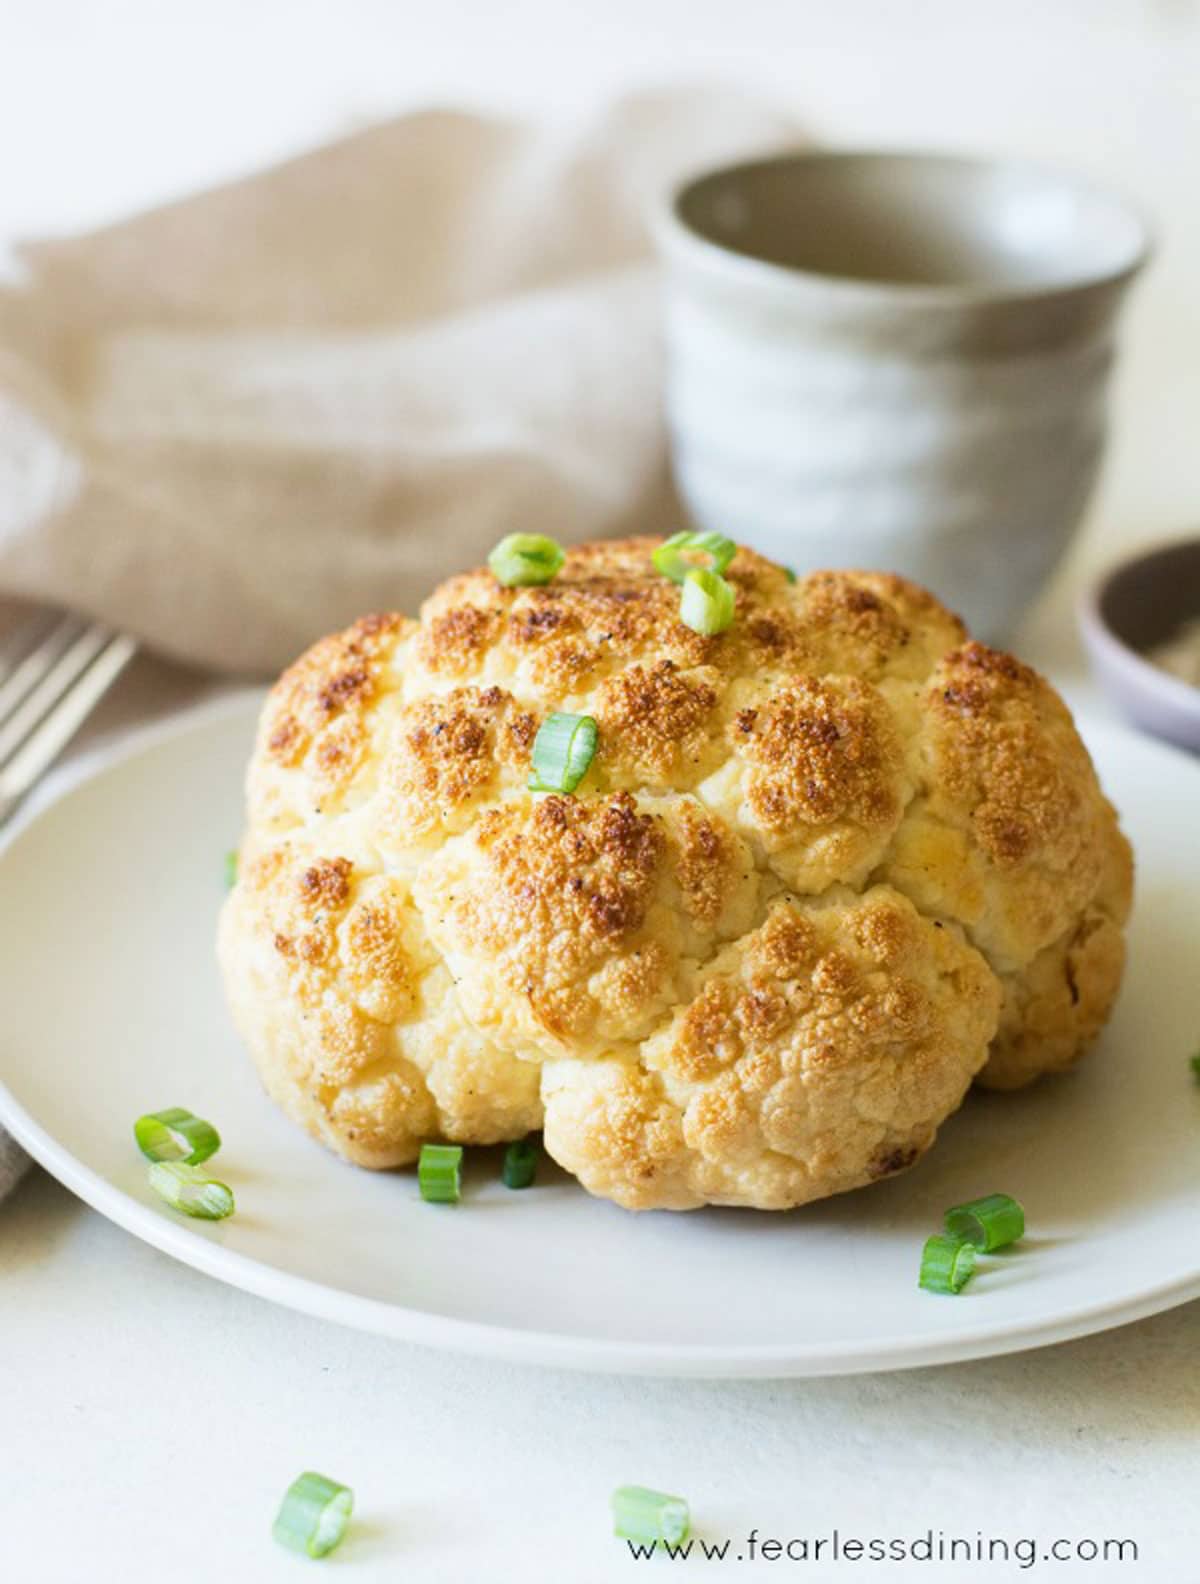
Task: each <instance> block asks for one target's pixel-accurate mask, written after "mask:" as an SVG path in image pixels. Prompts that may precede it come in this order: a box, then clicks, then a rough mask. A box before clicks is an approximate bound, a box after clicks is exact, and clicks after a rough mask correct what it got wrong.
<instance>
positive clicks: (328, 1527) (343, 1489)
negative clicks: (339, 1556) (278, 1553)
mask: <svg viewBox="0 0 1200 1584" xmlns="http://www.w3.org/2000/svg"><path fill="white" fill-rule="evenodd" d="M353 1511H354V1492H353V1491H352V1490H350V1489H349V1487H348V1486H346V1485H339V1484H338V1482H337V1481H336V1480H331V1479H326V1478H325V1476H324V1474H301V1475H300V1477H299V1479H295V1480H293V1481H292V1483H291V1484H290V1485H289V1486H288V1490H287V1495H286V1496H285V1497H284V1498H283V1506H282V1507H280V1509H279V1516H278V1517H277V1518H276V1520H275V1522H274V1523H273V1524H272V1526H271V1534H272V1536H273V1537H274V1538H275V1539H276V1540H277V1541H278V1542H279V1544H280V1545H282V1546H287V1548H288V1550H289V1551H303V1552H306V1553H307V1554H308V1555H309V1556H310V1557H323V1556H328V1555H329V1553H330V1552H331V1551H332V1550H333V1548H334V1546H336V1545H339V1544H340V1543H341V1540H342V1537H343V1536H344V1535H345V1533H346V1529H347V1527H348V1525H349V1523H350V1514H351V1513H352V1512H353Z"/></svg>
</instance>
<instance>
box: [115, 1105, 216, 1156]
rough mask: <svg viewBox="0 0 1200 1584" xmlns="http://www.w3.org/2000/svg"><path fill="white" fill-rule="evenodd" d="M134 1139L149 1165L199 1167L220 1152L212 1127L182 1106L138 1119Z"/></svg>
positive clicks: (134, 1126) (154, 1112) (214, 1130)
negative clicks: (164, 1163) (176, 1163)
mask: <svg viewBox="0 0 1200 1584" xmlns="http://www.w3.org/2000/svg"><path fill="white" fill-rule="evenodd" d="M133 1136H134V1138H135V1139H136V1140H137V1147H138V1149H140V1150H141V1152H142V1154H143V1155H144V1156H145V1157H146V1159H147V1160H148V1161H184V1162H185V1163H186V1164H187V1165H188V1166H199V1165H200V1163H201V1161H206V1160H207V1159H208V1158H209V1156H210V1155H215V1154H216V1153H217V1151H218V1150H219V1149H220V1148H221V1135H220V1134H219V1133H218V1132H217V1130H216V1128H215V1127H213V1125H212V1123H211V1122H205V1121H203V1120H202V1119H201V1118H200V1117H198V1116H193V1115H192V1113H191V1112H190V1111H184V1110H183V1109H182V1108H181V1107H180V1106H172V1107H171V1108H170V1110H168V1111H151V1112H150V1113H149V1114H148V1115H147V1116H142V1117H138V1119H137V1121H136V1122H135V1123H134V1124H133Z"/></svg>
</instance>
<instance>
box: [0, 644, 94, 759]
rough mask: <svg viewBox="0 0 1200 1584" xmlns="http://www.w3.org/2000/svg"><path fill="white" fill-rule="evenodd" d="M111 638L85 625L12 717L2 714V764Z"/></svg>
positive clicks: (0, 757)
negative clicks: (4, 716) (5, 717)
mask: <svg viewBox="0 0 1200 1584" xmlns="http://www.w3.org/2000/svg"><path fill="white" fill-rule="evenodd" d="M111 637H112V634H111V633H110V632H109V631H108V630H107V628H104V627H99V626H92V627H85V628H84V630H83V631H82V632H81V633H80V634H79V636H78V637H77V638H74V639H73V640H72V641H71V642H70V644H68V646H67V648H66V649H64V650H63V651H62V652H61V653H60V654H59V656H58V658H57V659H56V660H54V661H53V662H52V663H51V665H50V668H49V670H43V672H42V675H41V678H40V680H39V681H38V683H37V685H36V686H35V687H32V688H30V690H29V692H28V693H26V695H25V697H24V698H23V699H22V700H21V701H20V703H19V704H17V705H16V707H15V708H14V709H13V710H12V711H11V713H10V714H9V716H8V718H7V719H4V718H3V716H0V766H2V765H4V764H5V763H6V761H7V760H8V759H10V758H11V757H12V755H13V754H14V753H15V752H16V751H17V749H18V748H19V747H20V746H21V744H22V743H23V742H24V741H25V739H26V737H28V736H29V734H30V732H31V731H32V730H33V728H34V727H35V726H36V725H37V724H38V722H39V721H40V720H41V719H42V717H43V716H44V715H46V714H47V713H48V712H49V711H50V710H52V709H53V708H54V706H55V705H56V704H57V703H58V701H59V700H60V699H61V698H62V697H63V695H64V694H65V693H66V692H67V691H68V689H70V688H71V686H72V685H73V684H74V683H75V682H76V681H77V680H78V678H79V677H81V676H82V675H83V673H84V672H85V671H86V670H87V668H88V666H90V665H91V663H92V661H93V660H94V659H95V658H96V656H97V655H98V654H99V653H100V651H101V649H103V648H104V646H105V644H106V643H108V641H109V639H110V638H111ZM38 653H39V654H40V653H41V651H40V650H39V651H38ZM40 665H41V662H39V667H40Z"/></svg>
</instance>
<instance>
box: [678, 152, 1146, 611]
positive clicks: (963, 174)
mask: <svg viewBox="0 0 1200 1584" xmlns="http://www.w3.org/2000/svg"><path fill="white" fill-rule="evenodd" d="M657 233H658V240H659V245H660V249H661V252H662V254H663V257H664V261H665V264H666V276H667V287H666V293H667V296H666V333H667V353H668V384H667V393H668V394H667V405H668V419H669V424H670V429H671V436H672V447H673V457H674V467H675V474H676V479H677V482H678V484H679V487H680V491H681V493H682V496H683V499H684V501H685V504H686V506H687V508H688V511H689V513H690V515H691V517H692V519H693V521H694V522H695V524H696V525H697V526H699V527H702V528H706V529H716V530H719V531H720V532H722V533H725V534H728V535H729V536H730V537H731V538H734V539H738V540H740V541H742V542H744V543H748V544H752V545H754V546H755V547H757V548H758V549H760V550H763V551H764V552H765V553H766V554H768V555H771V556H774V557H775V558H777V559H778V560H781V561H784V562H786V563H787V564H789V565H791V566H793V567H795V568H797V569H811V568H814V567H818V566H862V567H872V568H880V569H885V570H894V571H898V572H903V573H905V574H907V575H908V576H910V577H913V578H915V579H917V580H918V581H919V582H921V583H924V584H926V585H927V586H928V587H930V588H932V589H933V590H935V591H936V592H937V593H938V594H939V595H941V597H942V598H943V599H944V600H945V601H946V602H947V603H948V604H949V605H951V606H952V607H953V608H955V609H956V610H959V611H960V612H961V613H962V614H963V615H964V616H965V617H966V618H967V619H968V621H969V622H970V623H971V625H972V627H973V628H974V629H975V630H976V631H977V632H979V633H980V634H982V635H983V636H985V637H991V638H999V637H1002V636H1003V635H1004V634H1005V633H1006V632H1007V631H1008V630H1009V629H1010V627H1011V626H1012V625H1013V623H1014V622H1015V621H1016V620H1017V619H1018V618H1019V617H1020V616H1021V614H1022V613H1023V612H1024V610H1025V608H1026V607H1027V605H1028V604H1029V603H1030V602H1031V601H1032V599H1033V598H1034V597H1035V596H1036V595H1037V593H1038V592H1039V591H1040V589H1041V588H1042V586H1043V585H1044V583H1045V581H1046V579H1047V577H1048V575H1049V573H1050V572H1051V570H1052V568H1053V567H1054V565H1055V563H1056V562H1057V560H1058V559H1059V557H1060V555H1061V554H1062V552H1063V550H1064V548H1065V547H1066V544H1067V542H1068V540H1069V539H1070V537H1071V535H1072V533H1073V532H1074V530H1075V528H1076V527H1077V526H1078V523H1079V520H1080V517H1081V516H1082V513H1083V511H1084V508H1085V506H1086V504H1087V501H1088V497H1089V495H1090V492H1091V490H1092V486H1093V484H1094V482H1095V478H1096V473H1097V469H1098V467H1099V463H1100V458H1101V454H1102V451H1103V447H1104V437H1105V406H1106V392H1107V386H1108V377H1109V371H1110V369H1111V366H1112V360H1113V337H1114V331H1115V325H1116V319H1117V314H1118V310H1119V308H1120V306H1121V302H1122V299H1123V297H1124V295H1125V291H1126V288H1127V287H1128V285H1129V283H1130V281H1131V280H1132V279H1133V277H1134V275H1135V274H1136V273H1137V271H1138V270H1139V269H1140V268H1141V266H1142V264H1143V263H1144V262H1145V259H1146V256H1147V252H1148V246H1149V239H1148V233H1147V228H1146V225H1145V223H1144V221H1143V220H1142V219H1141V217H1140V216H1139V215H1138V214H1137V213H1136V211H1134V210H1133V209H1131V208H1130V207H1129V206H1128V205H1127V204H1125V203H1124V202H1123V201H1121V200H1120V199H1117V198H1114V197H1112V196H1110V195H1109V194H1107V193H1105V192H1102V191H1099V190H1097V189H1096V188H1093V187H1092V186H1090V185H1089V184H1088V183H1086V182H1084V181H1080V180H1078V179H1076V178H1074V177H1070V176H1064V175H1062V174H1060V173H1058V172H1056V171H1054V170H1051V169H1046V168H1043V167H1040V166H1037V165H1031V164H1027V163H1024V162H1020V161H1009V160H976V159H962V158H956V157H951V156H942V155H907V154H846V153H842V154H838V153H811V154H789V155H784V156H780V157H777V158H773V159H766V160H758V161H754V162H751V163H747V164H741V165H734V166H730V167H728V168H726V169H721V170H716V171H713V172H711V173H709V174H707V175H703V176H700V177H698V178H696V179H694V180H692V181H689V182H688V183H687V184H686V185H684V186H683V187H682V188H680V189H679V190H678V191H677V192H675V193H674V194H673V195H672V196H671V197H670V199H669V200H668V201H667V202H666V203H665V204H664V206H663V209H662V211H661V212H660V214H659V217H658V226H657Z"/></svg>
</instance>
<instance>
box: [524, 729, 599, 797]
mask: <svg viewBox="0 0 1200 1584" xmlns="http://www.w3.org/2000/svg"><path fill="white" fill-rule="evenodd" d="M598 736H599V729H598V728H597V726H596V722H595V721H594V720H593V719H592V717H591V716H590V715H564V714H563V713H562V712H561V711H559V710H555V711H554V712H553V713H552V714H550V715H547V716H546V719H545V720H544V721H543V722H542V724H541V725H540V726H539V727H538V734H537V736H536V737H535V738H534V739H533V753H532V755H531V756H530V757H531V758H532V760H533V769H532V770H531V771H530V774H529V790H530V791H531V792H568V793H569V792H574V790H575V788H576V787H577V786H578V785H579V783H580V782H581V781H582V780H583V778H584V776H585V775H586V774H587V768H588V766H589V765H590V764H591V762H592V755H593V754H594V753H595V752H596V740H597V738H598Z"/></svg>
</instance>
